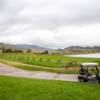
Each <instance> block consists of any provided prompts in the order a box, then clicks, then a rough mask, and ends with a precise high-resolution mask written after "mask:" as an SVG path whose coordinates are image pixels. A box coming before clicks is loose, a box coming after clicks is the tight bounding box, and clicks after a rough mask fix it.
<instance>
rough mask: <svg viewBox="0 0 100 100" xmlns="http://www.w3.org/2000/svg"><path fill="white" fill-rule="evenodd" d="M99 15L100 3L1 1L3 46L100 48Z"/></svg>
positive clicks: (83, 0)
mask: <svg viewBox="0 0 100 100" xmlns="http://www.w3.org/2000/svg"><path fill="white" fill-rule="evenodd" d="M99 12H100V0H0V42H7V43H15V44H17V43H27V44H29V43H30V44H37V45H41V46H45V47H52V48H57V47H61V48H64V47H66V46H69V45H80V44H81V45H100V42H99V37H100V35H99V26H100V13H99Z"/></svg>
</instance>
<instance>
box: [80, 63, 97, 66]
mask: <svg viewBox="0 0 100 100" xmlns="http://www.w3.org/2000/svg"><path fill="white" fill-rule="evenodd" d="M81 65H82V66H98V63H82V64H81Z"/></svg>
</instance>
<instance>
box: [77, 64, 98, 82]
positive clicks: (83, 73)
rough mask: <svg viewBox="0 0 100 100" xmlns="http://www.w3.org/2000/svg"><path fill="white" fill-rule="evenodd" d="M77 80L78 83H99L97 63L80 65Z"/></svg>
mask: <svg viewBox="0 0 100 100" xmlns="http://www.w3.org/2000/svg"><path fill="white" fill-rule="evenodd" d="M78 80H79V81H80V82H88V81H91V82H99V83H100V75H99V69H98V64H97V63H82V64H81V65H80V71H79V75H78Z"/></svg>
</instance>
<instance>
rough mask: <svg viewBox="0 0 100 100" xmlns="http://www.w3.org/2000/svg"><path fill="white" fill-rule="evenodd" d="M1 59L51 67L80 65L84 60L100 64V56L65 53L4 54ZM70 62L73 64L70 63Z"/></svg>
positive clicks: (0, 56)
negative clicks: (67, 55)
mask: <svg viewBox="0 0 100 100" xmlns="http://www.w3.org/2000/svg"><path fill="white" fill-rule="evenodd" d="M0 59H2V60H3V59H4V60H8V61H16V62H22V63H25V64H30V65H38V66H43V67H50V68H63V67H65V66H69V67H72V66H75V67H76V66H79V64H80V63H82V62H97V63H98V64H99V65H100V59H99V58H79V57H65V56H63V55H33V54H21V53H19V54H10V53H8V54H3V55H0ZM70 62H71V63H72V64H70Z"/></svg>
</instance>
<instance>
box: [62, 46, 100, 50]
mask: <svg viewBox="0 0 100 100" xmlns="http://www.w3.org/2000/svg"><path fill="white" fill-rule="evenodd" d="M64 50H96V51H100V46H92V47H82V46H70V47H67V48H65V49H64Z"/></svg>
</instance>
